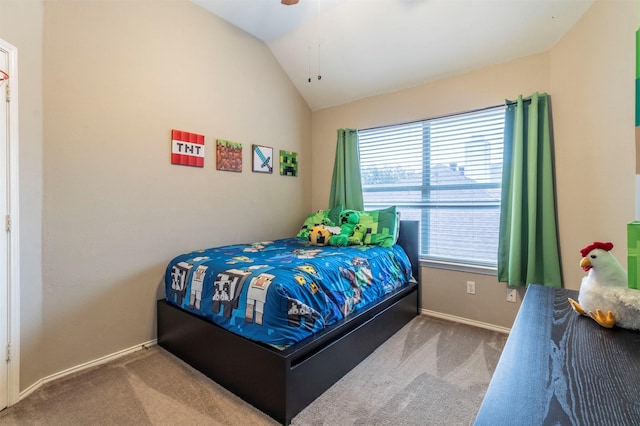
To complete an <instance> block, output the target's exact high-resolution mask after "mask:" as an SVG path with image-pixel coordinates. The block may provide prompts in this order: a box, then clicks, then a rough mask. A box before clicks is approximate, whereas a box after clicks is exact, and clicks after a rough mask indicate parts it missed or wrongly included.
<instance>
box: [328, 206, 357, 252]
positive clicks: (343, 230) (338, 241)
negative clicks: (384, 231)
mask: <svg viewBox="0 0 640 426" xmlns="http://www.w3.org/2000/svg"><path fill="white" fill-rule="evenodd" d="M359 220H360V213H358V212H357V211H355V210H343V211H342V212H341V213H340V233H339V234H338V235H334V236H332V237H331V238H330V239H329V244H330V245H332V246H346V245H348V244H349V237H351V236H352V235H353V230H354V229H355V227H356V225H357V224H358V221H359Z"/></svg>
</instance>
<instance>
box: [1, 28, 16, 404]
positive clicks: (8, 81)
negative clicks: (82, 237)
mask: <svg viewBox="0 0 640 426" xmlns="http://www.w3.org/2000/svg"><path fill="white" fill-rule="evenodd" d="M17 77H18V76H17V50H16V48H15V47H13V46H11V45H10V44H8V43H6V42H5V41H3V40H0V167H1V169H0V218H1V222H0V223H1V225H0V410H1V409H3V408H5V407H7V406H8V405H11V404H13V403H15V402H17V399H18V391H19V383H18V376H17V368H18V365H19V363H18V357H17V351H14V350H13V347H14V341H16V342H17V337H18V336H17V334H18V333H17V330H18V325H19V324H18V316H17V313H18V312H17V311H16V310H15V309H17V307H18V303H17V300H19V299H18V296H19V294H18V280H19V278H18V277H19V273H18V272H19V263H18V251H19V249H18V227H17V218H18V215H17V211H18V210H17V203H18V192H17V188H18V186H17V185H18V181H17V175H18V170H17V168H18V152H17V150H18V139H17V137H18V133H17V132H18V125H17V123H18V110H17V82H18V79H17ZM14 83H15V84H14ZM14 89H15V91H14ZM14 92H15V99H14V96H13V94H14ZM14 100H15V102H14ZM14 334H15V335H16V336H14Z"/></svg>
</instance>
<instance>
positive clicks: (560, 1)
mask: <svg viewBox="0 0 640 426" xmlns="http://www.w3.org/2000/svg"><path fill="white" fill-rule="evenodd" d="M192 1H193V2H194V3H196V4H198V5H200V6H202V7H203V8H205V9H207V10H208V11H210V12H211V13H213V14H215V15H217V16H219V17H221V18H223V19H224V20H226V21H228V22H230V23H232V24H233V25H235V26H237V27H239V28H241V29H243V30H244V31H246V32H248V33H250V34H252V35H254V36H255V37H257V38H258V39H260V40H262V41H264V43H266V45H267V46H268V47H269V48H270V49H271V51H272V52H273V55H274V56H275V58H276V59H277V60H278V62H279V63H280V64H281V66H282V68H283V69H284V70H285V72H286V73H287V74H288V75H289V78H291V81H292V82H293V84H294V85H295V86H296V88H297V89H298V91H299V92H300V93H301V94H302V96H303V97H304V99H305V100H306V102H307V104H308V105H309V107H310V108H311V109H312V110H313V111H316V110H320V109H323V108H328V107H332V106H336V105H341V104H344V103H347V102H350V101H353V100H356V99H361V98H365V97H369V96H373V95H377V94H381V93H386V92H393V91H396V90H399V89H403V88H407V87H412V86H415V85H418V84H422V83H425V82H429V81H433V80H437V79H440V78H444V77H447V76H451V75H455V74H459V73H463V72H466V71H470V70H473V69H477V68H481V67H485V66H489V65H493V64H497V63H502V62H507V61H510V60H512V59H516V58H519V57H523V56H527V55H531V54H535V53H540V52H544V51H546V50H549V49H551V48H552V47H553V46H554V45H555V44H556V43H557V42H558V41H559V40H560V39H561V38H562V36H563V35H564V34H566V32H567V31H568V30H569V29H570V28H571V27H572V26H573V25H574V24H575V23H576V22H577V21H578V20H579V19H580V18H581V17H582V15H583V14H584V13H585V12H586V11H587V9H588V8H589V7H590V6H591V5H592V4H593V3H594V1H595V0H299V2H298V3H297V4H295V5H291V6H286V5H283V4H281V3H280V0H192Z"/></svg>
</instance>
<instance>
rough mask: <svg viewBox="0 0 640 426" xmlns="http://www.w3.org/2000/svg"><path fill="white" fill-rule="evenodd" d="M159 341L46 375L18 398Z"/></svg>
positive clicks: (154, 340) (151, 341)
mask: <svg viewBox="0 0 640 426" xmlns="http://www.w3.org/2000/svg"><path fill="white" fill-rule="evenodd" d="M157 343H158V340H157V339H153V340H149V341H148V342H145V343H141V344H139V345H135V346H132V347H130V348H127V349H123V350H121V351H118V352H114V353H112V354H111V355H106V356H103V357H101V358H98V359H95V360H93V361H89V362H85V363H83V364H80V365H76V366H75V367H71V368H67V369H66V370H63V371H60V372H58V373H54V374H52V375H50V376H47V377H45V378H43V379H40V380H38V381H37V382H35V383H34V384H32V385H31V386H29V387H28V388H26V389H25V390H23V391H22V392H20V396H19V398H18V401H20V400H22V399H24V398H26V397H27V396H29V395H31V394H32V393H33V392H35V391H36V390H38V389H39V388H40V387H41V386H42V385H44V384H45V383H49V382H51V381H53V380H56V379H60V378H62V377H64V376H68V375H69V374H73V373H77V372H79V371H82V370H86V369H88V368H92V367H97V366H98V365H101V364H105V363H107V362H109V361H113V360H115V359H118V358H120V357H123V356H125V355H129V354H131V353H133V352H137V351H139V350H141V349H145V348H148V347H150V346H154V345H156V344H157Z"/></svg>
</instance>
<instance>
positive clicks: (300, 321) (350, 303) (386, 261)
mask: <svg viewBox="0 0 640 426" xmlns="http://www.w3.org/2000/svg"><path fill="white" fill-rule="evenodd" d="M410 279H411V264H410V262H409V259H408V257H407V255H406V254H405V252H404V251H403V250H402V248H401V247H400V246H398V245H395V246H393V247H392V248H384V247H379V246H368V245H363V246H349V247H330V246H312V245H310V244H309V243H308V242H306V241H303V240H300V239H295V238H288V239H282V240H275V241H265V242H258V243H252V244H241V245H230V246H224V247H214V248H209V249H204V250H197V251H193V252H191V253H186V254H182V255H180V256H177V257H176V258H174V259H173V260H172V261H171V262H170V263H169V265H168V266H167V269H166V274H165V290H166V297H167V300H168V301H169V303H173V304H175V305H177V306H180V307H181V308H182V309H184V310H186V311H189V312H192V313H194V314H196V315H200V316H203V317H206V318H208V319H209V320H210V321H212V322H214V323H216V324H218V325H220V326H222V327H223V328H225V329H227V330H229V331H231V332H233V333H236V334H239V335H241V336H244V337H247V338H249V339H252V340H256V341H259V342H263V343H267V344H270V345H274V346H276V347H286V346H288V345H291V344H293V343H296V342H298V341H300V340H302V339H304V338H305V337H307V336H309V335H311V334H313V333H315V332H317V331H319V330H322V329H323V328H324V327H326V326H327V325H330V324H333V323H335V322H336V321H338V320H340V319H342V318H344V317H345V316H347V315H349V314H350V313H352V312H354V311H356V310H358V309H361V308H363V307H364V306H366V305H368V304H370V303H372V302H374V301H376V300H377V299H379V298H381V297H382V296H384V295H385V294H387V293H389V292H391V291H392V290H394V289H396V288H399V287H401V286H404V285H406V284H407V283H408V282H409V281H410Z"/></svg>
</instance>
